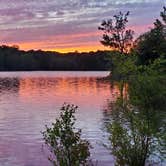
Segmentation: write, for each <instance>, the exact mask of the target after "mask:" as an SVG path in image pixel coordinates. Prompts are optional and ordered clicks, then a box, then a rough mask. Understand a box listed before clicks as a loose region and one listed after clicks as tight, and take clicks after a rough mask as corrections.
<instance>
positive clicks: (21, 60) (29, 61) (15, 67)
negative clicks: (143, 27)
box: [0, 45, 109, 71]
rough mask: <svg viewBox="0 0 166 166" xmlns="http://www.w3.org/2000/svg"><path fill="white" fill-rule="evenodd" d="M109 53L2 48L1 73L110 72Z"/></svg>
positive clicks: (16, 47) (3, 46)
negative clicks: (41, 71) (107, 55)
mask: <svg viewBox="0 0 166 166" xmlns="http://www.w3.org/2000/svg"><path fill="white" fill-rule="evenodd" d="M108 52H109V51H97V52H88V53H86V52H84V53H79V52H72V53H58V52H53V51H42V50H37V51H34V50H29V51H23V50H19V48H18V46H12V47H10V46H6V45H2V46H0V71H37V70H46V71H49V70H59V71H60V70H64V71H66V70H73V71H74V70H80V71H87V70H89V71H98V70H100V71H104V70H109V66H108V63H109V62H108V60H106V58H105V56H106V54H107V53H108Z"/></svg>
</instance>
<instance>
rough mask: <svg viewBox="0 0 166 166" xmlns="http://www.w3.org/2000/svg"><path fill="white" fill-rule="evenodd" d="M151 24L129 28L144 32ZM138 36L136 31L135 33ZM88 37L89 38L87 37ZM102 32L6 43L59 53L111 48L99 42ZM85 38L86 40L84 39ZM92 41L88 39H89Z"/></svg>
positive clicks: (25, 48) (22, 47) (21, 47)
mask: <svg viewBox="0 0 166 166" xmlns="http://www.w3.org/2000/svg"><path fill="white" fill-rule="evenodd" d="M150 27H152V25H142V26H140V25H139V26H130V27H129V29H132V30H134V31H135V32H139V34H141V33H144V32H146V31H147V30H148V29H150ZM136 36H137V37H138V33H137V35H136ZM88 38H90V39H88ZM101 38H102V33H101V32H100V31H93V32H87V33H77V34H71V35H58V36H51V37H48V38H47V39H41V40H40V39H39V40H36V41H30V42H17V43H6V44H7V45H18V46H19V48H20V49H21V50H26V51H27V50H32V49H33V50H43V51H55V52H60V53H68V52H76V51H77V52H90V51H98V50H112V49H111V48H110V47H105V46H103V45H102V44H101V43H100V40H101ZM86 39H87V41H86ZM91 39H92V41H89V40H91Z"/></svg>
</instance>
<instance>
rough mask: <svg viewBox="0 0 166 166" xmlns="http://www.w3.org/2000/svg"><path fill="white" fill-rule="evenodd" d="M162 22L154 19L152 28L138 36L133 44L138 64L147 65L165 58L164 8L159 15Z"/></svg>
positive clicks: (165, 17) (165, 13) (165, 23)
mask: <svg viewBox="0 0 166 166" xmlns="http://www.w3.org/2000/svg"><path fill="white" fill-rule="evenodd" d="M160 16H161V18H162V20H159V19H156V21H155V22H154V28H152V29H151V30H150V31H148V32H146V33H144V34H143V35H141V36H139V37H138V38H137V39H136V41H135V44H134V51H135V52H136V54H137V55H138V58H139V63H140V64H145V65H147V64H149V63H151V62H153V61H154V60H155V59H156V58H159V57H166V7H164V11H163V12H161V13H160Z"/></svg>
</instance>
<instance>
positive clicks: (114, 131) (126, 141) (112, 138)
mask: <svg viewBox="0 0 166 166" xmlns="http://www.w3.org/2000/svg"><path fill="white" fill-rule="evenodd" d="M141 86H142V87H141ZM137 87H139V88H140V87H141V88H142V92H143V94H140V89H139V88H137ZM152 87H153V86H152ZM148 88H149V85H147V87H146V86H145V84H144V85H142V84H139V86H138V83H137V82H133V84H132V85H131V84H130V86H129V92H128V95H122V96H119V97H118V98H117V100H115V101H113V100H111V101H109V102H108V103H107V105H106V108H105V109H104V111H103V116H104V117H105V120H104V123H105V126H106V128H107V131H108V133H109V143H110V147H109V148H110V151H111V153H112V154H113V155H114V156H115V160H116V163H115V165H121V166H125V165H134V166H140V165H142V166H144V165H162V164H164V163H165V159H164V158H165V145H166V142H165V140H166V139H165V138H166V135H165V133H166V131H165V129H166V128H165V125H166V123H165V111H164V109H163V108H164V104H162V105H161V104H160V106H158V107H156V106H155V105H156V104H158V103H156V104H155V105H154V106H153V104H154V100H153V97H155V100H156V101H157V98H159V99H160V100H162V97H161V93H159V95H158V96H157V95H156V94H155V96H151V98H149V97H148V95H149V91H148V90H147V89H148ZM160 89H161V87H160ZM149 90H150V91H153V90H152V89H149ZM125 94H126V93H125ZM152 94H153V93H152ZM163 100H164V99H163ZM145 101H147V102H145ZM137 103H139V105H137ZM161 103H163V102H161Z"/></svg>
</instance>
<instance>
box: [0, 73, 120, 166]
mask: <svg viewBox="0 0 166 166" xmlns="http://www.w3.org/2000/svg"><path fill="white" fill-rule="evenodd" d="M107 74H108V72H1V73H0V166H50V165H51V164H50V163H49V162H48V160H47V153H46V151H45V150H43V148H42V144H43V139H42V135H41V133H40V132H41V131H43V130H44V129H45V128H44V125H45V124H48V125H49V124H51V122H53V121H54V119H55V118H56V117H58V116H59V108H60V107H61V106H62V104H63V103H64V102H68V103H73V104H75V105H78V106H79V110H78V112H77V113H76V117H77V126H76V127H78V128H81V129H82V131H83V137H84V138H86V139H88V140H90V142H91V144H92V146H93V149H92V159H93V160H98V165H102V166H104V165H105V166H106V165H109V166H111V165H114V164H113V157H112V156H111V155H110V154H109V152H108V151H107V150H106V149H105V148H104V147H103V145H102V144H103V143H104V142H105V143H106V141H107V133H106V132H105V131H104V130H103V127H104V122H105V121H106V119H107V113H105V111H104V110H105V109H104V107H105V105H106V104H107V101H108V99H110V100H114V99H115V98H116V96H117V94H118V90H117V89H116V88H112V87H111V85H110V83H109V82H103V81H100V80H99V79H98V78H101V77H104V76H106V75H107Z"/></svg>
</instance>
